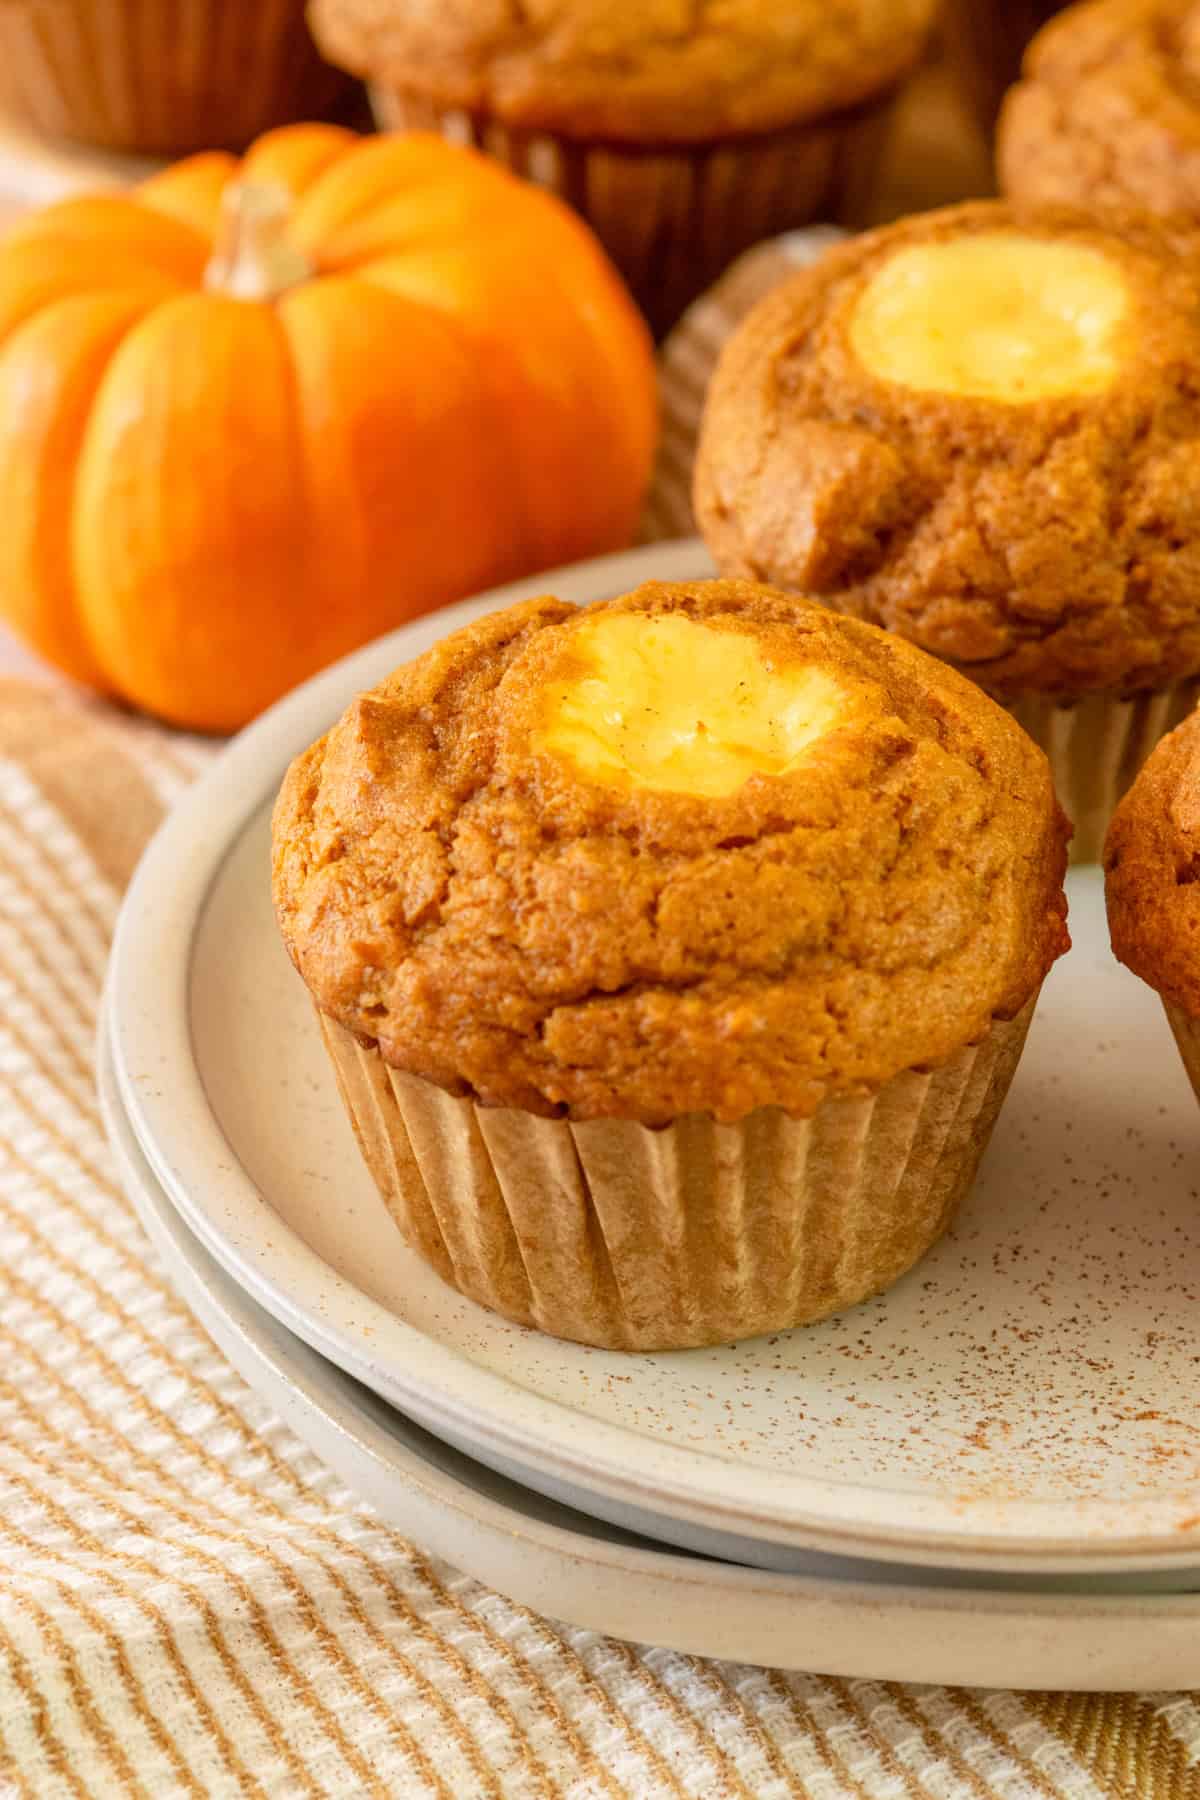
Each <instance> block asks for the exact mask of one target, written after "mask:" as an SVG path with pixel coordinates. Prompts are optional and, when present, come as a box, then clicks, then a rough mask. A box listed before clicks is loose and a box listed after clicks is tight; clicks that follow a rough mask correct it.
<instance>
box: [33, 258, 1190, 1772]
mask: <svg viewBox="0 0 1200 1800" xmlns="http://www.w3.org/2000/svg"><path fill="white" fill-rule="evenodd" d="M794 249H795V247H794V246H793V247H792V250H793V252H794ZM789 253H790V252H789V251H788V250H787V249H786V248H785V250H784V251H783V252H768V253H766V256H767V260H766V261H761V260H760V262H759V265H758V270H757V274H755V272H754V270H753V269H751V271H750V274H751V276H752V277H753V279H752V280H751V283H750V285H752V286H753V285H755V282H759V281H761V280H762V279H767V278H768V277H769V275H770V274H771V273H772V271H774V272H777V270H778V267H779V266H780V257H781V256H782V257H783V258H785V259H786V257H787V255H788V254H789ZM772 258H773V259H774V260H771V259H772ZM746 276H747V270H746V269H743V270H742V271H740V273H738V274H737V275H736V276H735V283H736V287H737V293H738V294H739V295H740V296H742V297H744V292H745V287H746ZM722 304H723V302H722V300H721V299H720V297H719V298H718V302H717V306H718V311H719V309H720V306H721V305H722ZM715 322H716V317H715V315H714V314H713V312H712V311H711V310H710V311H708V312H706V313H704V314H703V315H702V316H701V325H702V326H703V327H704V330H705V331H711V329H712V327H713V326H714V323H715ZM685 349H686V346H685ZM685 360H690V352H689V355H688V357H687V358H685ZM675 448H676V453H682V454H684V455H685V454H686V452H685V451H681V445H680V443H678V442H677V443H676V447H675ZM678 472H679V473H680V475H681V476H682V469H680V470H679V471H678ZM663 516H664V517H665V516H666V514H665V510H664V513H663ZM212 753H213V752H212V748H211V747H210V746H208V745H206V744H202V743H199V742H197V741H196V740H192V739H185V738H181V737H178V736H173V735H171V734H169V733H167V732H164V731H160V730H158V729H157V728H155V727H154V726H152V725H149V724H147V723H145V722H143V721H137V720H132V719H129V718H127V717H124V716H122V715H119V714H117V713H115V712H113V711H112V710H110V709H108V708H106V707H104V706H102V705H101V704H99V703H97V702H90V701H86V700H83V699H80V698H78V697H77V696H75V695H72V694H68V693H67V692H65V691H64V690H62V689H59V688H55V687H52V686H40V687H39V686H34V685H31V684H29V683H26V682H18V681H12V680H9V681H7V682H0V1412H2V1420H0V1795H3V1796H6V1797H7V1796H10V1795H28V1796H36V1797H37V1800H60V1797H66V1796H75V1797H76V1800H79V1797H87V1800H93V1797H96V1800H108V1797H110V1796H112V1797H114V1800H116V1797H118V1796H121V1797H123V1796H126V1795H135V1796H143V1797H150V1800H159V1797H161V1796H174V1795H192V1796H206V1797H207V1796H228V1797H229V1800H233V1797H235V1796H239V1797H240V1796H242V1795H254V1796H259V1797H260V1800H285V1797H287V1800H290V1797H291V1796H318V1795H319V1796H335V1797H337V1800H353V1797H354V1796H358V1795H374V1796H388V1797H391V1796H401V1797H402V1800H406V1797H408V1796H413V1797H414V1800H417V1797H419V1800H424V1797H425V1796H430V1797H437V1800H560V1797H561V1800H659V1797H660V1796H662V1797H663V1800H689V1797H690V1800H731V1797H733V1800H785V1797H786V1796H802V1795H803V1796H812V1797H813V1800H843V1797H845V1800H904V1797H907V1800H922V1797H925V1796H928V1797H929V1800H955V1797H956V1796H960V1795H962V1796H974V1797H975V1800H991V1797H992V1796H997V1797H1003V1800H1022V1797H1024V1796H1039V1797H1040V1800H1097V1797H1098V1796H1105V1795H1114V1796H1122V1797H1124V1800H1160V1797H1162V1800H1187V1797H1188V1796H1193V1795H1195V1796H1198V1797H1200V1773H1198V1771H1197V1769H1196V1767H1195V1758H1196V1756H1197V1754H1198V1753H1200V1707H1198V1706H1197V1704H1196V1703H1195V1702H1194V1701H1193V1700H1192V1699H1191V1698H1189V1697H1187V1696H1183V1695H1145V1696H1142V1697H1137V1698H1130V1697H1124V1696H1111V1697H1106V1696H1098V1697H1097V1696H1093V1697H1072V1696H1069V1695H1054V1694H1050V1695H1032V1694H1024V1695H1021V1694H1007V1693H967V1692H962V1691H954V1690H950V1689H945V1688H915V1687H903V1686H897V1685H884V1684H881V1683H876V1682H869V1681H853V1682H851V1681H840V1680H832V1679H827V1678H823V1677H821V1676H817V1675H794V1674H781V1673H777V1672H773V1671H770V1670H762V1669H754V1668H746V1667H736V1666H732V1665H730V1664H723V1663H717V1662H705V1661H703V1660H701V1659H698V1658H695V1657H688V1656H681V1655H676V1654H673V1653H666V1652H662V1651H656V1650H653V1649H647V1648H639V1647H632V1646H627V1645H624V1644H619V1643H613V1642H609V1641H606V1640H604V1639H601V1638H599V1637H597V1636H595V1635H594V1634H592V1633H589V1632H584V1631H577V1630H572V1629H570V1628H568V1627H565V1626H562V1625H559V1624H556V1623H555V1622H554V1621H552V1620H548V1619H541V1618H537V1617H535V1616H534V1615H533V1614H531V1613H530V1612H528V1611H526V1610H525V1609H523V1608H522V1607H519V1606H515V1605H513V1604H511V1603H510V1602H509V1601H507V1600H505V1599H503V1598H501V1597H500V1596H499V1595H497V1594H494V1593H491V1592H489V1591H488V1590H487V1589H485V1588H482V1587H480V1586H478V1585H477V1584H476V1583H474V1582H472V1581H469V1580H467V1579H465V1578H464V1577H463V1576H461V1575H459V1574H457V1573H456V1572H455V1571H454V1570H453V1569H451V1568H447V1567H443V1566H440V1565H435V1564H434V1563H432V1562H431V1561H430V1560H429V1559H428V1558H427V1557H425V1556H423V1555H422V1554H421V1551H420V1548H419V1547H418V1546H416V1545H413V1544H410V1543H407V1542H405V1541H404V1539H402V1538H401V1537H399V1536H397V1534H396V1533H395V1532H393V1531H391V1530H388V1529H387V1528H386V1527H385V1526H383V1525H382V1524H381V1523H380V1521H379V1520H378V1518H377V1517H376V1516H375V1515H374V1514H373V1513H372V1511H371V1510H370V1508H369V1507H367V1506H366V1505H364V1504H363V1503H362V1502H360V1501H359V1500H357V1499H356V1498H355V1497H354V1495H352V1494H350V1493H348V1492H347V1491H346V1490H345V1489H344V1488H343V1487H342V1486H341V1485H340V1483H339V1482H338V1481H337V1480H336V1478H335V1477H334V1476H333V1475H331V1474H330V1473H329V1471H328V1470H326V1469H325V1468H323V1467H322V1466H321V1465H320V1464H319V1463H318V1462H317V1461H316V1459H315V1458H314V1457H313V1456H312V1455H311V1454H310V1453H309V1452H308V1451H307V1450H306V1449H305V1447H304V1446H303V1444H301V1443H300V1442H298V1441H297V1440H296V1439H295V1438H294V1437H293V1436H292V1435H291V1434H290V1432H289V1431H288V1430H286V1429H285V1427H284V1426H283V1425H282V1424H281V1423H280V1422H279V1420H278V1419H276V1418H274V1417H273V1416H272V1415H271V1414H270V1412H269V1411H268V1410H267V1409H266V1408H265V1407H264V1406H263V1405H262V1404H260V1402H259V1401H257V1400H256V1399H255V1397H254V1395H253V1394H252V1393H251V1392H249V1391H248V1390H247V1388H246V1387H245V1386H244V1385H243V1384H242V1382H241V1381H240V1379H239V1378H238V1377H237V1376H236V1375H235V1374H234V1373H233V1371H232V1370H231V1369H230V1368H229V1366H228V1365H227V1364H226V1363H225V1362H224V1360H223V1359H222V1357H221V1356H220V1354H219V1353H218V1352H217V1350H216V1349H215V1348H214V1346H213V1345H212V1343H211V1342H210V1341H209V1339H208V1338H207V1337H206V1336H205V1334H204V1333H203V1331H202V1330H200V1329H199V1328H198V1327H197V1325H196V1324H195V1323H194V1322H193V1320H192V1319H191V1317H190V1315H189V1314H188V1312H187V1310H186V1308H185V1307H184V1306H183V1305H182V1304H181V1303H180V1302H179V1301H178V1300H177V1299H176V1298H175V1296H174V1294H173V1293H172V1290H171V1287H170V1284H169V1282H168V1281H167V1280H166V1279H165V1277H164V1274H163V1271H162V1270H161V1268H160V1267H159V1265H158V1263H157V1261H156V1259H155V1257H154V1255H153V1253H152V1252H151V1250H150V1249H149V1247H148V1246H147V1244H146V1241H145V1239H144V1238H143V1236H142V1233H141V1231H140V1229H139V1227H138V1225H137V1223H136V1221H135V1219H134V1216H133V1214H132V1212H131V1210H130V1207H129V1205H128V1203H127V1201H126V1199H125V1197H124V1195H123V1194H122V1193H121V1191H120V1189H119V1187H118V1185H117V1183H116V1179H115V1175H114V1169H113V1165H112V1162H111V1159H110V1157H109V1153H108V1150H107V1147H106V1144H105V1139H104V1134H103V1131H102V1128H101V1123H100V1119H99V1115H98V1112H97V1105H96V1098H95V1094H94V1091H93V1086H92V1076H91V1058H92V1039H93V1034H94V1032H95V1028H96V1012H97V1005H98V1002H99V995H100V984H101V977H102V974H103V969H104V962H105V956H106V952H107V948H108V943H109V938H110V935H111V932H112V927H113V921H114V918H115V915H116V911H117V907H118V904H119V901H120V896H121V891H122V888H123V886H124V884H125V882H126V881H127V880H128V877H129V875H130V872H131V870H132V868H133V865H134V862H135V860H136V858H137V855H138V852H139V849H140V847H141V845H142V843H143V842H144V840H145V838H146V837H147V835H148V834H149V832H150V831H151V829H152V828H153V826H154V823H155V821H156V820H157V818H158V817H159V816H160V813H161V811H162V809H163V808H164V807H165V806H166V805H168V804H169V803H170V801H171V799H172V797H173V796H174V795H175V794H177V793H178V792H179V791H180V789H181V788H182V787H183V786H184V785H185V784H186V783H187V782H188V781H189V780H190V779H191V778H192V777H193V776H194V775H195V774H196V773H197V772H198V771H199V770H200V769H201V768H202V767H203V766H204V765H205V763H206V762H207V761H208V759H209V758H210V756H211V755H212ZM814 1657H815V1659H816V1660H818V1661H819V1657H820V1650H819V1646H814Z"/></svg>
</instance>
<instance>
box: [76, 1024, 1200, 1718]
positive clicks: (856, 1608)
mask: <svg viewBox="0 0 1200 1800" xmlns="http://www.w3.org/2000/svg"><path fill="white" fill-rule="evenodd" d="M97 1076H98V1081H97V1085H98V1088H99V1093H100V1101H101V1109H102V1111H103V1113H104V1118H105V1124H106V1126H107V1130H108V1136H109V1142H110V1144H111V1146H112V1149H113V1153H114V1155H115V1157H116V1162H117V1168H118V1172H119V1174H120V1177H121V1181H122V1184H123V1186H124V1188H125V1191H126V1193H127V1194H128V1195H129V1198H130V1200H131V1201H132V1203H133V1205H134V1207H135V1209H136V1211H137V1213H138V1216H139V1218H140V1219H141V1222H142V1225H143V1226H144V1228H145V1230H146V1233H147V1235H148V1237H149V1238H150V1241H151V1243H152V1244H153V1246H154V1248H155V1250H156V1251H157V1252H158V1254H159V1256H160V1257H161V1259H162V1261H163V1263H164V1264H165V1266H166V1268H167V1271H168V1273H169V1275H170V1277H171V1279H172V1281H173V1282H174V1284H175V1287H176V1288H177V1289H178V1291H179V1292H180V1294H181V1295H182V1296H183V1298H184V1300H185V1301H186V1303H187V1304H188V1305H189V1306H190V1308H191V1310H192V1311H193V1312H194V1313H195V1315H196V1317H197V1318H198V1319H199V1321H200V1322H201V1324H202V1325H203V1326H204V1327H205V1329H206V1330H207V1331H208V1332H209V1334H210V1335H211V1336H212V1337H213V1339H214V1340H215V1341H216V1343H217V1345H218V1347H219V1348H220V1349H221V1350H222V1351H223V1353H224V1354H225V1355H226V1356H227V1357H228V1358H229V1361H230V1362H231V1363H232V1364H233V1366H234V1368H236V1369H237V1371H238V1373H239V1374H240V1375H241V1376H242V1378H243V1380H245V1381H246V1382H247V1384H248V1385H249V1386H250V1387H252V1388H253V1389H254V1391H255V1392H256V1393H257V1394H258V1395H259V1397H260V1398H261V1399H263V1400H265V1401H266V1402H267V1403H268V1405H270V1406H271V1407H272V1408H273V1409H274V1410H275V1411H276V1412H277V1413H278V1414H279V1415H280V1416H281V1417H282V1418H283V1419H284V1420H285V1421H286V1423H287V1424H288V1425H289V1426H290V1427H291V1429H292V1430H294V1431H295V1432H296V1434H297V1435H298V1436H299V1437H301V1438H303V1440H304V1441H305V1443H307V1444H308V1446H309V1448H310V1449H311V1450H313V1452H314V1453H315V1454H316V1455H317V1456H319V1457H320V1458H321V1459H322V1460H323V1461H324V1462H326V1463H327V1464H328V1465H329V1467H330V1468H332V1469H333V1470H334V1471H335V1473H336V1474H337V1475H339V1476H340V1477H341V1479H342V1480H343V1481H345V1482H346V1484H347V1486H348V1487H350V1488H351V1489H352V1490H353V1491H355V1492H356V1493H359V1494H361V1495H362V1496H363V1497H364V1498H365V1499H367V1500H369V1501H370V1502H371V1503H372V1504H373V1505H374V1506H375V1507H376V1509H377V1511H378V1512H379V1513H380V1515H381V1516H382V1517H383V1518H384V1519H385V1520H386V1522H387V1523H388V1524H390V1525H393V1526H394V1527H396V1529H398V1530H400V1531H403V1532H404V1533H406V1534H407V1535H408V1536H411V1537H412V1538H413V1539H414V1540H415V1541H416V1542H417V1543H419V1544H420V1545H421V1547H422V1548H423V1549H424V1550H426V1551H428V1552H431V1553H432V1554H433V1555H435V1556H438V1557H442V1558H444V1559H445V1560H446V1561H448V1562H451V1563H453V1564H454V1565H455V1566H456V1567H457V1568H459V1569H462V1570H463V1571H464V1572H465V1573H467V1574H468V1575H471V1576H473V1577H474V1578H475V1579H476V1580H478V1581H482V1582H484V1583H485V1584H486V1585H488V1586H489V1587H492V1588H497V1589H499V1590H500V1591H501V1592H503V1593H505V1594H507V1595H508V1597H509V1598H510V1599H512V1600H515V1601H516V1602H517V1603H518V1604H521V1605H525V1606H530V1607H532V1608H534V1610H535V1611H539V1612H550V1613H552V1614H553V1615H554V1616H555V1617H556V1618H560V1619H563V1620H565V1621H566V1622H568V1623H570V1624H573V1625H577V1626H581V1627H583V1628H584V1629H585V1630H589V1631H598V1632H603V1633H604V1634H605V1635H607V1636H613V1637H623V1638H629V1639H631V1640H633V1641H635V1642H639V1643H654V1644H657V1645H660V1646H661V1647H663V1648H667V1649H672V1650H681V1651H685V1652H687V1653H689V1654H692V1655H699V1656H720V1657H726V1658H729V1659H731V1660H733V1661H735V1662H742V1663H765V1664H768V1665H770V1666H773V1667H779V1668H794V1669H804V1670H809V1671H811V1670H814V1669H816V1670H818V1671H819V1672H821V1673H823V1674H827V1675H838V1676H845V1677H849V1678H851V1679H853V1678H862V1679H868V1680H874V1681H922V1682H933V1683H953V1684H954V1685H956V1686H964V1685H965V1686H968V1687H971V1686H979V1687H1018V1686H1019V1687H1023V1688H1030V1687H1034V1688H1036V1687H1045V1688H1063V1687H1073V1688H1078V1689H1089V1690H1093V1691H1099V1692H1111V1691H1113V1690H1114V1689H1119V1688H1122V1687H1124V1688H1129V1689H1132V1690H1137V1689H1143V1688H1145V1687H1147V1686H1149V1687H1152V1688H1159V1689H1171V1688H1185V1687H1192V1686H1195V1685H1196V1684H1197V1683H1200V1594H1163V1593H1156V1594H1140V1593H1123V1594H1119V1595H1110V1594H1087V1593H1070V1594H1063V1593H1059V1594H1045V1593H1030V1592H1025V1591H1021V1590H1020V1589H1009V1588H1007V1587H1005V1588H999V1589H994V1590H990V1591H981V1590H979V1589H976V1588H972V1587H970V1586H930V1585H928V1584H925V1583H923V1582H921V1581H919V1580H913V1579H911V1578H909V1579H906V1580H881V1579H879V1577H878V1574H877V1575H876V1578H875V1579H871V1578H870V1577H864V1578H841V1577H838V1578H835V1577H831V1576H830V1575H828V1574H811V1575H810V1574H805V1575H782V1574H770V1573H766V1572H764V1571H762V1570H758V1569H747V1568H741V1567H738V1566H736V1565H734V1564H729V1563H720V1562H713V1561H712V1560H710V1559H708V1558H705V1557H692V1556H685V1555H681V1554H679V1553H677V1552H672V1551H668V1550H665V1549H660V1548H658V1547H657V1546H654V1545H648V1544H645V1543H642V1542H637V1541H630V1540H628V1539H627V1538H625V1537H624V1535H623V1534H620V1533H611V1532H609V1531H608V1530H607V1529H606V1528H605V1527H603V1526H599V1525H593V1524H592V1523H591V1522H581V1523H584V1525H585V1528H584V1529H582V1530H580V1529H572V1528H571V1526H570V1524H568V1523H562V1522H558V1521H556V1520H554V1519H548V1518H546V1517H544V1516H539V1512H544V1510H545V1509H544V1507H541V1506H539V1504H538V1502H537V1501H536V1499H535V1498H534V1497H532V1496H529V1495H527V1494H524V1493H523V1492H522V1491H521V1490H520V1489H519V1488H517V1487H515V1485H514V1484H512V1483H510V1482H507V1481H505V1480H504V1479H503V1478H502V1477H498V1476H492V1475H491V1474H490V1472H489V1471H487V1470H472V1471H467V1472H466V1473H468V1474H469V1475H471V1476H472V1477H473V1478H472V1479H460V1478H458V1477H456V1475H455V1474H454V1473H451V1472H449V1471H447V1470H446V1469H445V1468H442V1467H439V1466H437V1464H436V1463H434V1462H432V1461H431V1460H430V1459H429V1457H428V1455H427V1454H423V1453H422V1450H423V1447H422V1445H421V1442H420V1434H419V1433H414V1432H411V1431H410V1428H409V1427H408V1425H407V1422H406V1421H405V1420H404V1419H403V1418H402V1417H400V1416H399V1415H397V1414H396V1413H394V1412H393V1411H391V1409H390V1408H387V1407H385V1406H384V1405H383V1403H382V1402H381V1401H379V1400H378V1399H377V1398H376V1397H375V1395H374V1394H372V1393H371V1392H370V1391H369V1390H366V1389H364V1388H362V1387H361V1386H359V1384H357V1383H356V1382H354V1381H353V1380H351V1379H350V1378H349V1377H348V1376H346V1375H344V1374H343V1373H342V1372H341V1370H340V1369H339V1368H338V1367H337V1366H336V1365H335V1364H333V1363H331V1362H329V1361H327V1360H326V1358H324V1357H323V1356H321V1355H319V1354H318V1352H317V1351H315V1350H312V1349H310V1348H309V1347H308V1345H307V1344H305V1343H304V1342H303V1341H302V1340H301V1339H299V1338H297V1337H296V1336H294V1335H293V1334H292V1333H291V1332H289V1331H288V1330H287V1329H286V1327H284V1326H282V1325H280V1324H279V1323H278V1322H277V1321H276V1320H275V1319H274V1318H272V1316H271V1315H270V1314H269V1313H268V1312H265V1311H264V1310H263V1309H262V1308H261V1307H259V1306H258V1305H257V1303H256V1302H255V1301H254V1300H252V1299H251V1298H250V1296H249V1295H248V1294H246V1293H245V1292H244V1291H243V1290H242V1288H241V1287H239V1285H238V1284H237V1282H236V1281H234V1280H233V1278H232V1277H231V1276H229V1275H228V1274H226V1272H225V1271H224V1270H223V1269H222V1267H221V1265H220V1264H219V1263H218V1262H217V1261H216V1260H215V1258H213V1257H212V1256H210V1255H209V1253H208V1252H207V1251H206V1250H205V1249H204V1248H203V1246H202V1245H201V1244H200V1242H199V1240H198V1239H197V1238H196V1237H195V1236H194V1235H193V1234H192V1233H191V1232H190V1231H189V1229H188V1227H187V1226H186V1225H185V1224H184V1222H183V1220H182V1218H181V1217H180V1215H179V1213H178V1211H177V1210H176V1208H175V1207H174V1206H173V1204H172V1202H171V1200H170V1199H169V1198H168V1196H167V1195H166V1194H165V1193H164V1191H163V1189H162V1188H161V1186H160V1185H159V1184H158V1182H157V1181H156V1179H155V1177H154V1173H153V1171H152V1170H151V1168H150V1166H149V1164H148V1163H147V1162H146V1160H145V1158H144V1156H143V1155H142V1152H141V1150H140V1148H139V1145H138V1142H137V1139H136V1137H135V1135H134V1132H133V1129H132V1127H131V1126H130V1124H129V1122H128V1119H127V1118H126V1117H125V1114H124V1109H123V1106H122V1102H121V1097H120V1093H119V1090H118V1087H117V1082H116V1078H115V1074H114V1070H113V1061H112V1053H111V1048H110V1044H109V1033H108V1029H107V1019H105V1022H104V1023H103V1024H102V1027H101V1035H100V1042H99V1047H98V1054H97ZM531 1500H533V1506H532V1509H531V1506H530V1501H531ZM567 1516H568V1515H564V1518H566V1517H567ZM896 1573H897V1575H899V1573H900V1571H897V1572H896Z"/></svg>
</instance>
